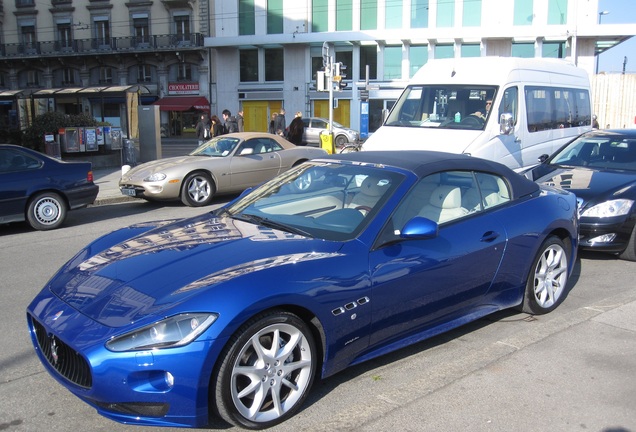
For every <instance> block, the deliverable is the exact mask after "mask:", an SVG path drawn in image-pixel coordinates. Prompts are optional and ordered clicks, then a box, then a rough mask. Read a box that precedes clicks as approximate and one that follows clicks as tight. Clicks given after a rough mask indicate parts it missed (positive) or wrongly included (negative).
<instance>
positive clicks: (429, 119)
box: [385, 85, 497, 130]
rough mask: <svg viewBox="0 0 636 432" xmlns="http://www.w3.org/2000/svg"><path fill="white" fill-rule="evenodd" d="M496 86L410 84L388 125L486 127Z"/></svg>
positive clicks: (390, 116)
mask: <svg viewBox="0 0 636 432" xmlns="http://www.w3.org/2000/svg"><path fill="white" fill-rule="evenodd" d="M496 91H497V87H496V86H474V85H473V86H463V85H434V86H426V85H412V86H408V87H407V88H406V89H405V91H404V93H402V95H401V96H400V99H399V100H398V101H397V102H396V103H395V106H394V107H393V110H391V113H390V114H389V117H388V118H387V120H386V123H385V124H386V125H387V126H403V127H418V128H419V127H434V128H442V129H471V130H483V129H484V127H485V125H486V121H487V114H488V110H487V109H486V101H492V100H493V99H494V97H495V93H496Z"/></svg>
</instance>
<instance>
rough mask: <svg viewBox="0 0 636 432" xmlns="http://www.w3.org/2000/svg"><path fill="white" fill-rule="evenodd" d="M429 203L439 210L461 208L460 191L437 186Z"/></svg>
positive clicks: (455, 188) (446, 186)
mask: <svg viewBox="0 0 636 432" xmlns="http://www.w3.org/2000/svg"><path fill="white" fill-rule="evenodd" d="M430 203H431V205H434V206H435V207H438V208H441V209H452V208H458V207H461V206H462V191H461V189H460V188H458V187H456V186H448V185H443V186H438V187H437V188H435V190H434V191H433V193H432V194H431V199H430Z"/></svg>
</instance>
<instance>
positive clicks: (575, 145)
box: [550, 134, 636, 171]
mask: <svg viewBox="0 0 636 432" xmlns="http://www.w3.org/2000/svg"><path fill="white" fill-rule="evenodd" d="M550 163H551V164H555V165H565V166H578V167H587V168H601V169H613V170H627V171H636V139H635V138H629V137H626V136H625V135H622V134H589V135H583V136H581V137H579V138H578V139H576V140H574V141H573V142H572V143H570V145H568V146H567V147H565V148H564V149H563V150H561V151H560V152H559V153H557V154H556V155H554V157H553V158H552V160H551V161H550Z"/></svg>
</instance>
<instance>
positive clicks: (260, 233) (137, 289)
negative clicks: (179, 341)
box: [49, 213, 340, 327]
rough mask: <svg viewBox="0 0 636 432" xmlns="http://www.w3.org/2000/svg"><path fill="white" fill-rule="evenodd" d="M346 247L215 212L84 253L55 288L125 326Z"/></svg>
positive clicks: (93, 314)
mask: <svg viewBox="0 0 636 432" xmlns="http://www.w3.org/2000/svg"><path fill="white" fill-rule="evenodd" d="M339 246H340V244H339V243H336V242H327V241H323V240H314V239H309V238H306V237H302V236H298V235H294V234H290V233H287V232H283V231H278V230H273V229H271V228H265V227H262V226H257V225H253V224H250V223H246V222H241V221H237V220H233V219H230V218H219V217H217V216H215V215H213V214H211V213H208V214H204V215H202V216H198V217H196V218H192V219H185V220H182V221H178V222H175V223H173V224H170V225H165V226H161V227H159V228H156V229H153V230H151V231H148V232H146V233H144V234H142V235H139V236H137V237H133V238H130V239H128V240H126V241H123V242H120V243H118V244H116V245H114V246H112V247H110V248H108V249H106V250H103V251H101V252H100V253H98V254H94V255H90V256H89V254H87V253H86V251H87V250H84V251H83V252H80V253H79V254H78V257H81V259H78V258H77V257H76V258H75V259H74V260H73V261H72V262H73V265H72V266H67V267H65V268H63V269H62V270H61V272H60V273H59V274H58V275H56V277H55V278H53V279H52V281H51V282H50V284H49V289H50V290H51V291H53V292H54V293H55V295H56V296H58V297H59V298H60V299H62V300H63V301H64V302H66V303H67V304H69V305H70V306H72V307H73V308H75V309H77V310H79V311H80V312H81V313H83V314H84V315H86V316H89V317H90V318H92V319H94V320H96V321H99V322H100V323H102V324H103V325H107V326H111V327H119V326H123V325H127V324H130V323H131V322H135V321H138V320H140V319H142V318H143V317H145V316H147V315H148V314H156V313H158V312H160V311H162V310H165V309H167V308H169V307H172V306H174V305H176V304H178V303H180V302H183V301H185V300H187V299H189V298H190V297H191V296H192V295H195V294H200V293H201V292H202V290H206V289H210V288H212V287H216V286H219V285H220V284H224V283H227V282H229V281H232V280H234V279H236V278H240V277H241V276H244V275H247V274H252V273H254V272H265V271H267V269H269V268H271V267H279V266H284V265H288V264H294V265H298V264H299V263H302V262H304V261H313V260H319V259H324V258H326V257H330V256H334V254H336V251H337V250H338V248H339Z"/></svg>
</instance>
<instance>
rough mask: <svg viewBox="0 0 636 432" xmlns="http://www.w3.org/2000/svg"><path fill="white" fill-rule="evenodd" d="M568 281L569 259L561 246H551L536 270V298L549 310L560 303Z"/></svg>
mask: <svg viewBox="0 0 636 432" xmlns="http://www.w3.org/2000/svg"><path fill="white" fill-rule="evenodd" d="M567 281H568V257H567V253H566V252H565V250H564V249H563V247H562V246H561V245H560V244H551V245H549V246H548V247H547V248H546V249H545V250H544V251H543V253H542V254H541V257H540V258H539V260H538V261H537V266H536V268H535V269H534V298H535V300H536V301H537V304H538V305H539V306H540V307H542V308H544V309H548V308H550V307H552V306H553V305H554V304H555V303H557V302H558V301H559V298H560V297H561V295H562V294H563V291H564V290H565V286H566V284H567Z"/></svg>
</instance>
